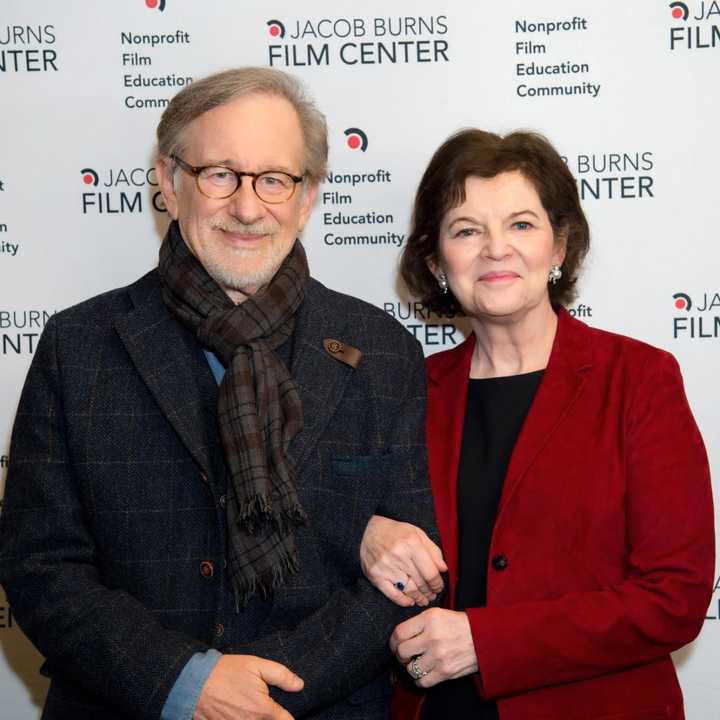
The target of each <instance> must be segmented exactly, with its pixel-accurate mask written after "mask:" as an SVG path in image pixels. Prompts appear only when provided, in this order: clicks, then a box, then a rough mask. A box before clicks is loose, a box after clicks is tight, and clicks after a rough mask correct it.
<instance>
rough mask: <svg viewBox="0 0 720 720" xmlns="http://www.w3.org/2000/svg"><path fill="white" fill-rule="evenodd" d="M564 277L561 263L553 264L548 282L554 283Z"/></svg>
mask: <svg viewBox="0 0 720 720" xmlns="http://www.w3.org/2000/svg"><path fill="white" fill-rule="evenodd" d="M561 277H562V270H561V269H560V266H559V265H552V266H551V267H550V272H549V273H548V282H549V283H552V284H553V285H554V284H555V283H556V282H557V281H558V280H559V279H560V278H561Z"/></svg>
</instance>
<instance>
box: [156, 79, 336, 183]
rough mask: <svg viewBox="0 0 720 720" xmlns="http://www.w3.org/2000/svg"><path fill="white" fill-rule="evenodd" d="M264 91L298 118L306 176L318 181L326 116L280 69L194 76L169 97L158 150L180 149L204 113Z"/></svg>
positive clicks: (159, 130)
mask: <svg viewBox="0 0 720 720" xmlns="http://www.w3.org/2000/svg"><path fill="white" fill-rule="evenodd" d="M252 94H265V95H275V96H277V97H281V98H285V100H287V101H288V102H289V103H290V104H291V105H292V106H293V107H294V108H295V111H296V112H297V114H298V119H299V120H300V127H301V129H302V133H303V139H304V142H305V176H306V177H307V179H308V180H309V181H310V183H318V182H320V181H321V180H323V179H324V177H325V175H326V174H327V157H328V140H327V123H326V122H325V116H324V115H323V114H322V113H321V112H320V111H319V110H318V108H317V106H316V105H315V103H314V102H313V100H312V99H311V98H310V96H309V95H308V94H307V92H306V90H305V88H304V87H303V85H302V84H301V83H300V81H299V80H298V79H296V78H294V77H293V76H292V75H288V74H287V73H284V72H282V71H280V70H274V69H272V68H261V67H244V68H235V69H233V70H225V71H224V72H219V73H216V74H214V75H210V76H208V77H206V78H203V79H202V80H197V81H196V82H193V83H191V84H190V85H188V86H187V87H185V88H183V89H182V90H181V91H180V92H179V93H178V94H177V95H175V97H174V98H173V99H172V100H171V101H170V104H169V105H168V106H167V107H166V108H165V111H164V112H163V114H162V117H161V118H160V123H159V124H158V127H157V140H158V154H159V155H162V156H165V157H170V155H173V154H177V155H179V154H180V153H182V151H183V135H184V132H185V130H186V128H187V127H188V125H190V123H191V122H192V121H193V120H195V119H196V118H198V117H200V115H202V114H203V113H206V112H208V110H212V109H214V108H216V107H220V106H221V105H225V104H227V103H229V102H231V101H232V100H235V99H236V98H239V97H243V96H244V95H252Z"/></svg>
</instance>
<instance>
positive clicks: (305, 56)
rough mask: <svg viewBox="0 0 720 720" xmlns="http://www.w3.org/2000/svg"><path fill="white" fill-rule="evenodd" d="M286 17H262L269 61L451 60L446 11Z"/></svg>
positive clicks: (278, 63) (302, 63)
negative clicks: (431, 13) (365, 15)
mask: <svg viewBox="0 0 720 720" xmlns="http://www.w3.org/2000/svg"><path fill="white" fill-rule="evenodd" d="M285 21H286V22H285V23H283V22H280V20H275V19H273V20H267V21H266V23H265V24H266V25H267V28H268V34H269V35H270V42H269V43H268V48H267V49H268V57H267V62H268V65H270V67H309V66H321V65H324V66H328V65H336V64H340V65H395V64H398V65H409V64H416V63H446V62H450V45H449V42H448V40H447V34H448V24H447V16H446V15H428V16H399V17H393V18H386V17H357V16H353V17H323V18H312V19H309V18H294V19H288V18H287V17H286V18H285ZM279 40H283V41H284V42H282V43H280V42H278V41H279Z"/></svg>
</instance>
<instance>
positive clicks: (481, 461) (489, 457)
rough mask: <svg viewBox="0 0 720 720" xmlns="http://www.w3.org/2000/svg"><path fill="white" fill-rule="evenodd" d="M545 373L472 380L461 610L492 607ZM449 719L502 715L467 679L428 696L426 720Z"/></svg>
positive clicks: (461, 499) (461, 505)
mask: <svg viewBox="0 0 720 720" xmlns="http://www.w3.org/2000/svg"><path fill="white" fill-rule="evenodd" d="M543 372H544V371H543V370H538V371H537V372H532V373H527V374H525V375H511V376H509V377H499V378H486V379H483V380H472V379H471V380H470V382H469V384H468V397H467V409H466V411H465V424H464V426H463V439H462V449H461V452H460V466H459V470H458V480H457V506H458V542H459V569H458V584H457V589H456V593H455V607H456V609H458V610H461V609H463V608H468V607H482V606H484V605H485V604H486V602H487V574H488V561H489V557H488V556H489V553H490V541H491V539H492V533H493V529H494V527H495V518H496V516H497V510H498V505H499V503H500V495H501V493H502V488H503V482H504V480H505V475H506V473H507V467H508V464H509V463H510V456H511V454H512V451H513V448H514V447H515V442H516V440H517V438H518V435H519V434H520V430H521V428H522V425H523V422H524V421H525V417H526V416H527V413H528V411H529V410H530V405H531V404H532V401H533V398H534V397H535V392H536V391H537V389H538V386H539V385H540V380H541V379H542V376H543ZM420 664H421V666H422V663H420ZM481 669H482V668H481ZM448 717H452V718H453V720H456V719H457V720H461V719H462V718H472V720H497V718H498V714H497V708H496V706H495V702H494V701H491V702H485V701H483V700H481V699H480V696H479V695H478V693H477V691H476V689H475V684H474V682H473V679H472V675H467V676H465V677H463V678H459V679H458V680H449V681H447V682H445V683H441V684H440V685H437V686H436V687H434V688H432V689H431V690H430V691H429V692H428V696H427V700H426V701H425V704H424V705H423V711H422V715H421V718H422V720H434V719H435V718H438V719H439V718H442V720H445V719H446V718H448Z"/></svg>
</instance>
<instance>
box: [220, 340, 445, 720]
mask: <svg viewBox="0 0 720 720" xmlns="http://www.w3.org/2000/svg"><path fill="white" fill-rule="evenodd" d="M409 367H410V370H409V372H408V373H407V387H406V392H405V395H404V401H403V402H401V403H398V404H397V406H395V407H394V408H392V411H391V412H392V420H391V422H390V426H389V427H390V428H391V429H390V431H389V433H390V437H389V440H388V444H387V449H388V451H389V452H390V453H392V454H395V456H396V459H397V463H396V465H395V468H394V472H393V476H392V477H390V478H388V479H387V484H386V486H387V488H388V490H387V492H386V494H385V496H384V497H383V498H382V500H381V504H380V506H379V507H378V508H377V512H378V513H380V514H383V515H386V516H389V517H394V518H397V519H400V520H403V521H406V522H409V523H412V524H414V525H417V526H418V527H421V528H423V529H424V530H425V531H426V532H427V533H428V534H429V535H430V537H432V538H433V539H434V540H435V541H437V530H436V527H435V519H434V511H433V505H432V495H431V492H430V484H429V480H428V476H427V463H426V452H425V437H424V427H425V396H426V391H425V372H424V365H423V360H422V352H421V350H420V346H419V345H417V344H416V343H414V344H413V358H412V362H411V363H410V366H409ZM357 540H358V542H357V544H356V546H355V555H354V557H356V558H357V570H356V580H355V581H354V583H352V584H348V586H347V587H345V588H338V589H337V590H336V591H335V592H334V593H333V594H332V595H331V597H330V599H329V600H328V602H327V603H326V604H325V605H324V606H323V607H322V608H320V609H319V610H318V611H317V612H315V613H313V614H312V615H310V616H309V617H307V618H306V619H304V620H303V621H302V622H301V623H300V624H299V625H297V626H296V627H294V628H293V629H292V630H290V631H287V632H277V633H274V634H272V635H270V636H266V637H263V638H261V639H260V640H258V641H256V642H253V643H250V644H248V645H242V646H240V647H232V648H225V651H226V652H234V653H245V654H254V655H260V656H262V657H265V658H269V659H272V660H276V661H278V662H281V663H283V664H285V665H287V666H288V667H290V668H291V669H292V670H293V671H294V672H296V673H297V674H298V675H300V677H302V678H303V680H304V681H305V689H304V690H303V691H302V692H300V693H285V692H282V691H279V690H277V689H276V688H272V689H271V694H272V696H273V697H274V698H275V700H276V701H277V702H279V703H280V704H281V705H282V706H283V707H285V708H286V709H287V710H288V711H289V712H290V713H291V714H292V715H293V716H296V717H301V716H303V715H305V714H306V713H308V712H311V711H312V710H314V709H317V708H320V707H322V706H325V705H328V704H332V703H333V702H336V701H338V700H340V699H342V698H346V697H348V696H350V695H351V694H352V693H353V692H354V691H357V690H358V689H359V688H363V687H364V686H365V685H367V684H368V683H369V682H370V681H372V680H373V679H375V678H377V677H378V675H380V674H381V673H382V672H383V670H386V671H387V672H388V677H389V667H390V666H389V663H390V660H391V659H392V655H391V653H390V650H389V648H388V639H389V637H390V634H391V633H392V631H393V629H394V628H395V626H396V625H397V624H398V623H400V622H402V621H403V620H406V619H407V618H408V617H410V616H412V615H414V614H415V613H417V612H418V610H419V609H418V608H401V607H399V606H397V605H395V604H394V603H392V602H390V601H389V600H387V599H386V598H385V597H384V596H383V595H382V594H381V593H380V592H378V591H377V590H376V589H375V588H374V587H372V585H370V583H369V582H368V581H367V580H366V579H365V578H364V576H362V573H361V572H360V562H359V555H358V552H357V551H358V548H359V538H358V539H357ZM385 686H386V688H387V690H386V692H387V694H389V683H388V682H387V680H386V681H385ZM368 691H369V692H372V690H371V689H370V688H368ZM362 692H364V691H363V690H361V693H362ZM381 692H382V689H381ZM368 699H369V698H368Z"/></svg>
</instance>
